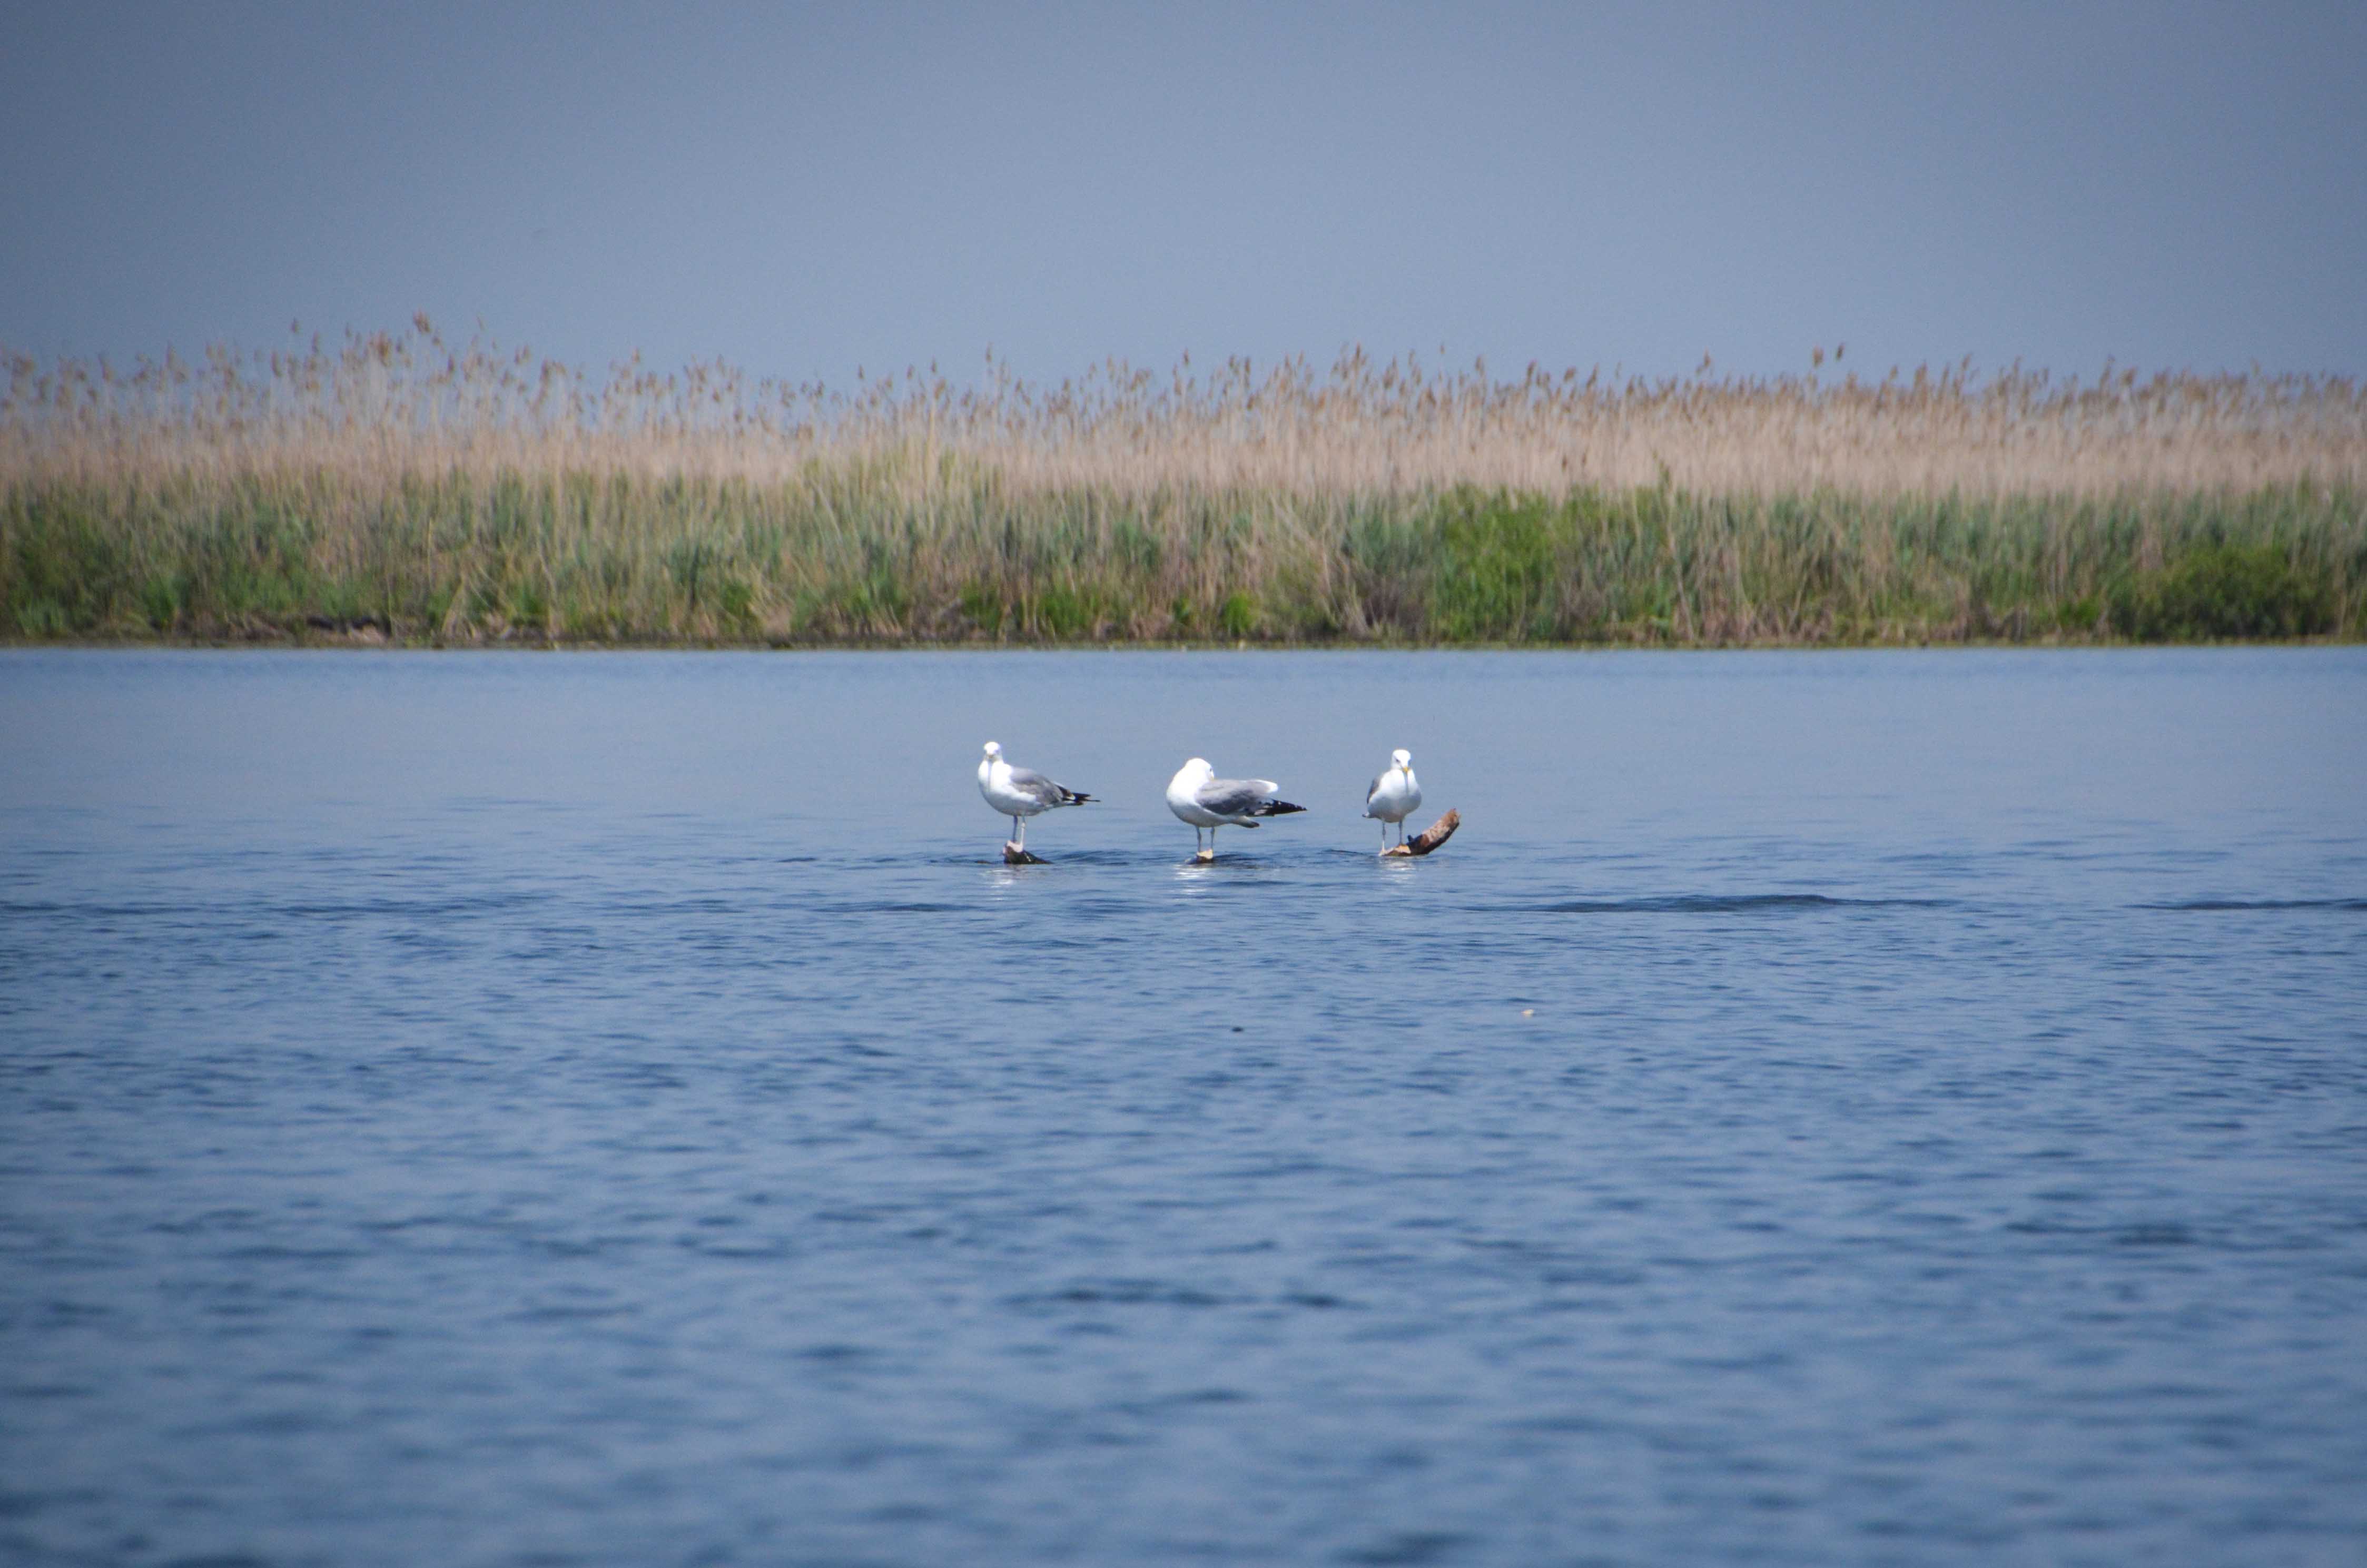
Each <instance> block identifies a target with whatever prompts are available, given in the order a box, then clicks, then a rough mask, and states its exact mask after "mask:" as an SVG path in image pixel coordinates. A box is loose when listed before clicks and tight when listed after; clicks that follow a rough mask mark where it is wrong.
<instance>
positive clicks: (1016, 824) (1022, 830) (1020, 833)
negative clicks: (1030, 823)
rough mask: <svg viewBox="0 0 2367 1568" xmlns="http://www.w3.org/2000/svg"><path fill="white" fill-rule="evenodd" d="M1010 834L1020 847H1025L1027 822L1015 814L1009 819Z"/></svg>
mask: <svg viewBox="0 0 2367 1568" xmlns="http://www.w3.org/2000/svg"><path fill="white" fill-rule="evenodd" d="M1011 836H1012V837H1013V838H1014V839H1015V840H1017V841H1018V844H1019V847H1020V848H1022V849H1025V848H1026V847H1027V824H1026V823H1025V821H1024V820H1023V819H1021V818H1019V817H1017V816H1014V817H1013V818H1012V819H1011Z"/></svg>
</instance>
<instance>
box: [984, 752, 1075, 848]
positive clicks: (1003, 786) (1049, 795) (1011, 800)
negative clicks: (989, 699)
mask: <svg viewBox="0 0 2367 1568" xmlns="http://www.w3.org/2000/svg"><path fill="white" fill-rule="evenodd" d="M978 792H979V793H980V794H981V795H983V796H985V797H986V803H987V804H988V805H990V806H992V807H993V808H994V809H995V810H996V811H998V812H1002V814H1003V815H1004V816H1007V817H1009V818H1010V819H1011V831H1012V834H1013V835H1014V843H1015V844H1016V845H1017V846H1018V847H1019V848H1022V849H1025V848H1026V847H1027V819H1028V818H1029V817H1032V816H1035V815H1036V814H1037V813H1039V812H1048V811H1050V810H1052V809H1053V808H1054V807H1056V806H1082V805H1083V804H1084V803H1085V802H1086V801H1090V800H1092V799H1093V797H1092V796H1091V795H1081V794H1079V793H1078V792H1077V791H1076V790H1071V789H1070V788H1068V787H1067V786H1066V785H1063V784H1055V783H1054V782H1052V780H1050V779H1049V778H1045V777H1044V776H1043V775H1042V774H1040V773H1038V772H1036V770H1035V769H1034V768H1032V767H1012V766H1011V764H1009V763H1008V762H1005V761H1004V760H1003V759H1002V746H1001V745H1000V744H996V743H995V742H993V741H989V742H987V743H986V760H985V761H983V762H981V763H980V764H979V765H978Z"/></svg>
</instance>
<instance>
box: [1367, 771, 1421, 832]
mask: <svg viewBox="0 0 2367 1568" xmlns="http://www.w3.org/2000/svg"><path fill="white" fill-rule="evenodd" d="M1420 804H1421V780H1419V779H1417V778H1414V776H1413V753H1411V752H1410V751H1408V750H1406V749H1405V748H1404V747H1403V746H1399V748H1398V749H1397V750H1395V751H1393V752H1391V753H1389V767H1388V771H1387V772H1386V773H1384V774H1382V775H1381V776H1380V777H1379V778H1376V779H1374V780H1373V787H1372V788H1371V789H1369V790H1365V815H1366V816H1368V817H1378V818H1379V819H1380V823H1381V847H1382V848H1384V849H1386V848H1387V847H1388V843H1389V824H1391V823H1395V824H1398V842H1399V844H1403V843H1404V842H1405V820H1406V818H1408V817H1410V816H1411V815H1413V809H1414V808H1415V807H1416V806H1418V805H1420Z"/></svg>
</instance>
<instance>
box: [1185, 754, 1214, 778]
mask: <svg viewBox="0 0 2367 1568" xmlns="http://www.w3.org/2000/svg"><path fill="white" fill-rule="evenodd" d="M1183 771H1184V772H1185V773H1186V774H1188V775H1190V776H1191V777H1192V778H1215V777H1216V776H1217V770H1216V769H1215V768H1213V767H1209V766H1208V759H1207V758H1206V757H1205V756H1195V757H1194V758H1192V759H1191V760H1190V761H1189V762H1186V763H1185V764H1184V765H1183Z"/></svg>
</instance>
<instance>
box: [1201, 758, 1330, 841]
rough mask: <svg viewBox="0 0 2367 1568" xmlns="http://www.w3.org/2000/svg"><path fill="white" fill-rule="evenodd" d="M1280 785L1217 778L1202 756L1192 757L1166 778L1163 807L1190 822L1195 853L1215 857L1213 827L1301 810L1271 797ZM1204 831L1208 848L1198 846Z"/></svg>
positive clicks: (1259, 780) (1241, 824) (1252, 822)
mask: <svg viewBox="0 0 2367 1568" xmlns="http://www.w3.org/2000/svg"><path fill="white" fill-rule="evenodd" d="M1281 788H1282V786H1281V785H1279V784H1277V783H1275V782H1274V780H1273V779H1271V778H1217V770H1216V769H1215V768H1213V767H1209V766H1208V764H1207V760H1206V758H1204V757H1197V756H1195V757H1194V758H1193V759H1192V760H1191V761H1189V762H1187V763H1185V764H1184V765H1183V767H1180V768H1178V769H1177V770H1176V773H1175V777H1174V778H1171V779H1169V780H1168V781H1167V809H1168V810H1169V811H1171V812H1174V813H1175V814H1176V815H1177V816H1179V817H1181V818H1183V820H1184V821H1185V822H1187V823H1190V824H1192V847H1193V852H1194V853H1195V854H1204V855H1206V858H1209V859H1211V860H1213V859H1215V858H1217V829H1218V828H1220V827H1224V826H1227V825H1228V824H1229V825H1231V826H1234V827H1255V826H1257V821H1256V819H1257V818H1259V817H1279V816H1287V815H1289V814H1290V813H1291V812H1303V811H1305V810H1306V809H1307V808H1306V807H1305V806H1294V805H1292V804H1291V803H1290V802H1289V801H1283V800H1277V799H1275V798H1274V791H1275V790H1279V789H1281ZM1204 827H1205V828H1206V829H1207V830H1208V847H1207V848H1206V850H1205V851H1204V850H1202V849H1201V848H1200V830H1201V829H1202V828H1204Z"/></svg>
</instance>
